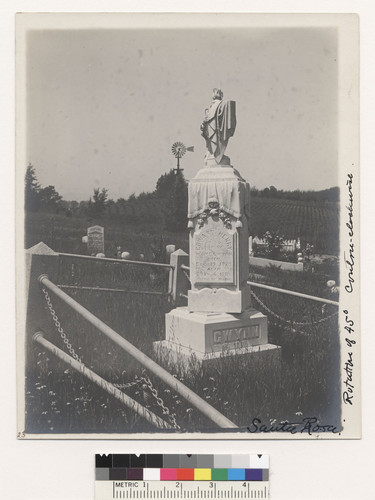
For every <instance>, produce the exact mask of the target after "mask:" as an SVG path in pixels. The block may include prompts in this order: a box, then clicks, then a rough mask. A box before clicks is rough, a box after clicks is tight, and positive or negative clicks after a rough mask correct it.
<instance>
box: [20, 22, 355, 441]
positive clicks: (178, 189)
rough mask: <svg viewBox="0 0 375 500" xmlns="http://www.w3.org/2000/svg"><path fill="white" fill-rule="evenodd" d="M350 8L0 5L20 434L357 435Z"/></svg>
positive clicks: (176, 436) (52, 436)
mask: <svg viewBox="0 0 375 500" xmlns="http://www.w3.org/2000/svg"><path fill="white" fill-rule="evenodd" d="M358 39H359V26H358V17H357V16H356V15H355V14H336V15H334V14H332V15H331V14H301V15H287V14H285V15H257V14H245V15H243V14H242V15H241V14H213V13H211V14H188V13H185V14H160V13H159V14H156V13H155V14H141V13H139V14H135V13H133V14H121V13H119V14H91V15H85V14H62V13H61V14H38V13H30V14H17V16H16V49H17V50H16V75H17V78H16V189H17V191H16V194H17V214H16V230H17V242H16V243H17V248H16V251H17V377H18V379H17V384H18V387H17V396H18V410H17V411H18V421H17V432H18V437H19V438H20V439H38V438H43V439H65V438H80V439H81V438H83V439H93V438H103V437H104V438H111V439H113V438H126V439H133V438H134V439H139V438H148V439H152V438H157V439H171V438H173V439H191V438H192V437H193V438H195V439H203V438H205V439H212V438H217V439H242V440H243V439H245V440H249V439H290V440H294V439H316V438H319V439H343V438H350V439H353V438H360V437H361V397H360V394H361V382H360V372H361V370H360V366H361V361H360V317H359V310H360V309H359V305H360V302H359V299H360V298H359V291H360V284H359V212H358V207H359V163H358V162H359V121H358V113H359V97H358V92H359V83H358V82H359V45H358V43H359V42H358Z"/></svg>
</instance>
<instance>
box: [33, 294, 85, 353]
mask: <svg viewBox="0 0 375 500" xmlns="http://www.w3.org/2000/svg"><path fill="white" fill-rule="evenodd" d="M42 291H43V293H44V298H45V299H46V302H47V306H48V309H49V311H50V313H51V316H52V319H53V322H54V323H55V326H56V329H57V331H58V332H59V334H60V337H61V338H62V340H63V342H64V344H65V346H66V348H67V349H68V351H69V353H70V355H71V356H72V357H73V358H74V359H75V360H77V361H79V362H80V363H82V360H81V358H80V357H79V356H78V354H77V353H76V352H75V350H74V348H73V346H72V344H71V342H70V340H69V338H68V336H67V335H66V333H65V332H64V330H63V328H62V326H61V324H60V321H59V318H58V316H57V314H56V312H55V310H54V308H53V306H52V302H51V298H50V296H49V294H48V292H47V290H46V289H45V288H44V287H43V288H42Z"/></svg>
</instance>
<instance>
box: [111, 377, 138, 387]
mask: <svg viewBox="0 0 375 500" xmlns="http://www.w3.org/2000/svg"><path fill="white" fill-rule="evenodd" d="M141 382H142V379H140V378H138V375H136V376H135V378H134V380H133V381H132V382H127V383H126V384H115V383H114V382H111V384H112V385H114V386H115V387H117V389H121V390H123V389H130V388H131V387H134V386H136V385H138V384H140V383H141Z"/></svg>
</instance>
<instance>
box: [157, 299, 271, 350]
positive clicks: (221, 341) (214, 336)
mask: <svg viewBox="0 0 375 500" xmlns="http://www.w3.org/2000/svg"><path fill="white" fill-rule="evenodd" d="M165 327H166V328H165V332H166V335H165V340H169V341H171V342H172V343H174V344H178V345H182V346H184V347H187V348H190V349H193V350H194V351H199V352H203V353H210V352H219V353H220V352H222V351H223V350H228V349H239V348H243V347H250V346H256V345H264V344H267V343H268V329H267V317H266V316H265V315H264V314H262V313H261V312H259V311H257V310H255V309H247V310H245V311H243V312H242V313H240V314H229V313H213V312H212V313H204V312H189V310H188V308H187V307H177V308H176V309H173V310H172V311H170V312H169V313H167V314H166V315H165Z"/></svg>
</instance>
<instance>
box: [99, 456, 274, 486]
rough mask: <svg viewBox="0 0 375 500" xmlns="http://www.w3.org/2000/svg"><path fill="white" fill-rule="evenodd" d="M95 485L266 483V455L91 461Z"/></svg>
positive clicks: (113, 458)
mask: <svg viewBox="0 0 375 500" xmlns="http://www.w3.org/2000/svg"><path fill="white" fill-rule="evenodd" d="M95 462H96V469H95V470H96V474H95V477H96V480H97V481H138V480H141V481H268V479H269V458H268V455H156V454H155V455H152V454H151V455H134V454H128V455H127V454H109V455H99V454H97V455H96V457H95Z"/></svg>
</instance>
